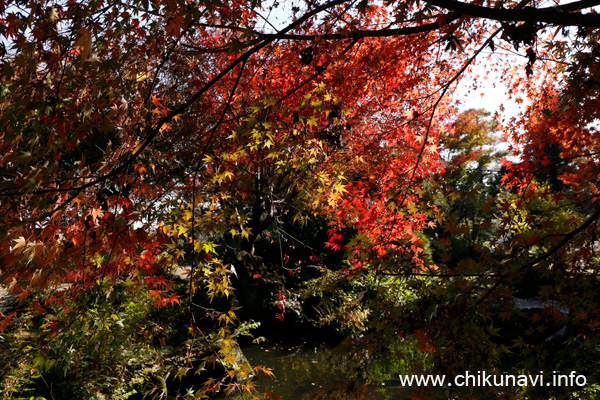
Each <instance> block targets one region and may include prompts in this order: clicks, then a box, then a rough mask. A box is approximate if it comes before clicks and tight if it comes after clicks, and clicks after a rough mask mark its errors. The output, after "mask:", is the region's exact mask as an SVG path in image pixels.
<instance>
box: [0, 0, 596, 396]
mask: <svg viewBox="0 0 600 400" xmlns="http://www.w3.org/2000/svg"><path fill="white" fill-rule="evenodd" d="M592 6H594V4H591V3H589V2H585V1H579V2H577V1H576V2H573V3H570V4H563V5H556V4H555V3H552V4H550V3H548V4H540V3H532V2H528V1H521V2H518V3H517V2H511V1H500V2H498V1H495V2H491V1H478V2H471V3H463V2H458V1H454V0H426V1H421V2H414V1H389V2H387V1H386V2H372V1H360V2H358V1H347V0H333V1H329V2H325V1H318V2H310V1H306V2H299V3H298V4H294V5H290V4H281V5H279V4H277V3H275V4H267V3H265V4H261V2H257V1H251V2H245V1H230V2H221V1H212V0H207V1H202V2H196V1H180V0H165V1H162V0H141V1H137V0H131V1H129V0H127V1H117V2H111V3H107V2H104V1H80V2H76V1H71V0H67V1H59V2H56V1H45V0H38V1H33V0H32V1H30V2H27V1H16V2H7V1H3V0H0V37H1V40H0V57H1V61H0V94H1V97H0V126H1V129H0V214H1V215H2V217H1V218H0V285H1V287H2V288H5V289H6V291H7V293H9V294H10V295H12V296H14V298H15V301H16V302H15V305H14V307H11V308H10V309H8V308H7V309H6V310H4V311H3V313H2V314H0V335H3V336H0V338H2V339H3V343H4V345H3V347H2V348H1V349H0V351H1V352H0V357H4V358H0V359H3V362H2V364H0V365H1V366H0V381H2V382H3V386H4V387H5V388H6V389H2V390H4V391H2V392H1V393H2V395H3V396H4V397H5V398H20V396H24V395H25V394H27V393H32V394H34V395H37V393H45V392H43V391H42V392H35V390H38V389H39V387H42V386H43V383H41V382H43V381H44V377H52V376H53V375H52V374H63V376H67V375H69V374H70V375H69V376H71V377H73V379H81V380H85V376H86V375H85V374H86V373H87V372H89V371H91V370H94V374H96V375H106V376H110V374H112V373H114V374H115V376H116V377H117V378H118V379H119V380H121V381H125V380H127V382H133V383H131V385H133V386H131V387H129V389H127V387H126V386H127V385H124V386H123V385H122V386H123V387H121V386H119V389H118V390H121V392H118V390H117V389H115V387H114V386H111V385H110V384H108V383H107V382H104V381H102V380H101V379H98V380H97V381H96V380H94V381H93V382H90V383H89V385H88V386H85V385H82V386H81V387H80V388H79V389H77V390H79V391H78V392H76V393H77V395H78V396H82V398H85V397H86V396H88V395H89V394H90V393H103V395H106V396H109V397H110V396H113V398H117V397H118V396H121V397H122V398H127V396H129V394H131V393H132V392H127V390H130V389H131V388H133V387H134V386H135V385H138V386H135V387H136V388H137V389H138V390H141V389H140V388H142V387H143V388H144V390H147V391H148V393H151V394H152V395H153V396H156V397H157V398H158V397H160V396H163V395H164V396H166V394H167V392H169V390H170V389H168V388H167V386H166V385H167V384H166V383H165V382H166V381H165V379H166V377H168V376H171V377H172V376H178V377H179V378H182V377H185V376H188V377H189V374H191V373H194V372H198V373H200V371H201V369H202V368H204V367H208V366H209V365H213V366H214V365H220V368H221V369H218V371H219V373H218V374H217V375H218V376H216V377H215V376H212V377H207V378H206V379H205V380H204V383H203V384H202V385H197V386H196V387H195V389H194V390H196V394H195V395H197V396H200V395H202V396H204V395H212V394H213V393H217V392H228V393H239V392H251V391H252V390H253V388H254V386H253V383H252V382H251V380H248V379H246V378H247V377H248V376H250V375H251V374H254V373H257V372H261V371H262V372H263V373H265V372H266V373H267V374H270V370H269V369H268V368H266V367H257V368H255V369H254V371H249V370H247V369H244V368H242V367H241V366H240V365H239V363H238V359H237V358H236V355H235V341H236V337H238V335H239V332H240V331H241V330H240V329H238V328H239V327H240V326H243V322H244V321H239V320H238V318H237V315H238V314H237V312H238V310H240V308H241V309H242V310H243V309H244V307H245V306H246V307H248V306H249V305H248V304H244V301H245V300H244V299H246V297H244V296H243V295H242V292H243V290H242V289H241V286H242V285H243V284H244V282H245V281H244V279H247V280H254V281H261V280H264V281H268V280H269V279H273V280H278V279H279V280H280V281H282V282H283V281H284V278H283V277H288V276H292V277H293V276H294V274H298V275H300V271H301V270H302V268H303V266H304V267H306V266H307V265H308V264H319V265H318V267H320V268H322V269H323V270H324V271H327V273H325V274H324V275H323V276H322V277H321V279H319V280H317V281H311V282H310V284H307V286H306V287H310V288H311V290H313V293H317V294H318V296H320V297H319V298H320V300H319V301H320V303H319V306H318V310H319V313H320V314H319V316H320V318H321V319H322V322H323V323H328V324H333V325H334V326H336V327H337V329H338V330H339V332H341V333H342V334H343V335H345V336H346V340H345V341H344V344H346V345H347V348H346V349H347V351H348V352H350V351H352V352H354V354H356V357H355V358H353V360H354V362H356V363H357V364H361V363H362V364H369V363H370V362H371V361H373V360H376V359H377V357H380V356H381V357H382V355H385V356H386V357H387V356H389V355H390V354H392V355H393V356H394V357H397V358H406V359H408V358H410V357H412V356H410V357H409V356H408V355H407V353H406V352H407V351H408V350H407V348H408V347H410V346H412V348H417V349H418V350H419V352H420V353H422V355H421V358H420V359H419V360H420V361H415V362H414V363H413V364H411V365H412V366H411V368H413V371H414V372H420V371H421V372H422V371H436V372H440V373H448V374H453V373H459V372H461V371H465V370H478V369H487V370H489V371H495V372H496V373H502V372H510V371H515V370H519V371H521V370H532V371H535V372H534V373H537V372H538V371H539V370H540V369H542V370H549V371H550V370H552V369H553V368H554V369H561V370H562V369H569V370H578V371H580V372H581V373H584V374H586V376H587V378H588V383H589V384H588V386H587V387H585V388H571V389H572V390H571V389H568V390H567V389H564V388H560V390H567V392H568V391H569V390H570V392H575V391H580V392H581V391H583V392H585V391H586V390H587V391H590V390H594V388H596V387H597V386H595V385H597V382H598V378H599V377H600V374H599V372H598V370H597V368H596V367H595V365H596V362H597V356H598V354H597V344H598V326H599V324H600V319H599V317H600V315H599V313H598V310H599V309H600V304H599V298H598V287H599V286H598V285H599V283H600V282H599V280H598V279H599V276H598V267H599V265H598V257H597V251H598V242H597V234H598V229H599V228H598V226H597V223H598V219H599V217H600V208H599V206H598V204H597V203H598V199H599V198H600V197H599V193H598V192H599V187H598V173H599V171H600V158H599V157H598V155H599V154H600V139H599V132H598V113H599V112H600V107H599V104H598V90H599V85H600V83H599V82H600V77H599V75H600V49H599V44H598V39H599V37H598V36H599V31H598V27H600V17H599V16H598V15H597V14H596V13H595V11H594V10H593V9H592V8H591V7H592ZM278 16H279V18H280V19H281V18H283V19H284V20H285V21H286V22H285V23H283V24H281V23H279V24H277V22H276V21H277V18H276V17H278ZM508 53H511V54H515V56H514V57H507V54H508ZM476 63H483V65H485V67H484V68H485V69H486V71H487V72H491V71H496V75H497V76H499V77H500V78H498V79H501V80H502V81H503V84H504V85H505V86H506V88H507V99H509V100H511V101H513V102H514V103H515V104H516V105H517V106H516V107H517V108H518V111H517V112H515V113H514V114H513V115H511V116H510V118H508V117H507V118H506V120H505V122H503V123H502V124H499V123H498V120H499V119H502V118H504V117H503V110H488V111H490V112H492V113H495V114H490V113H489V112H485V111H483V110H469V111H467V112H463V113H460V112H459V110H460V109H461V106H460V103H459V102H458V101H457V100H456V99H455V98H454V97H453V96H452V94H453V92H454V90H455V89H456V87H457V84H458V83H459V82H460V81H461V80H463V79H469V77H470V76H471V75H470V74H472V68H473V67H474V65H475V64H476ZM500 141H505V143H508V145H507V146H508V149H507V150H500V147H498V143H499V142H500ZM290 227H294V228H293V230H294V232H291V231H290V229H292V228H290ZM311 229H313V230H315V231H317V230H318V231H319V232H321V233H323V235H324V236H319V234H320V233H315V235H314V237H320V238H321V239H320V242H319V243H311V244H310V245H309V244H307V243H306V240H304V239H302V238H300V236H299V235H300V233H299V232H307V231H310V230H311ZM290 232H291V233H290ZM315 242H316V241H315ZM290 243H295V244H294V245H295V246H297V248H296V247H293V246H292V245H291V244H290ZM267 244H268V246H271V247H266V246H267ZM302 246H304V247H302ZM261 249H262V250H261ZM265 249H267V250H265ZM268 249H271V250H272V251H271V254H274V257H275V259H276V262H275V264H276V268H271V269H270V271H269V272H268V276H267V275H265V274H267V272H260V273H259V272H257V271H251V270H250V268H249V267H248V266H246V265H245V264H244V263H243V262H242V263H241V265H240V263H238V264H237V265H236V262H234V261H232V260H236V257H238V258H237V260H244V259H249V258H248V257H250V256H248V255H254V254H259V253H260V252H261V251H263V253H260V254H266V253H268V252H269V250H268ZM294 249H296V250H294ZM298 249H302V250H298ZM244 257H246V258H244ZM271 267H272V266H271ZM186 268H187V269H186ZM174 275H175V277H174ZM182 275H184V276H185V279H184V282H185V283H184V284H182V283H181V282H179V281H178V280H177V278H176V276H180V277H181V276H182ZM263 275H264V276H263ZM285 279H287V278H285ZM290 279H291V278H290ZM298 279H304V278H298ZM307 280H308V279H307ZM178 282H179V283H178ZM236 285H238V286H237V287H236ZM298 287H299V286H298ZM306 287H303V289H306ZM287 289H288V290H292V289H290V288H289V287H288V288H287ZM296 289H297V287H296ZM236 290H237V293H240V294H239V295H236ZM285 290H286V289H285V287H283V286H281V287H278V288H277V291H275V292H274V293H277V294H278V296H280V297H275V294H273V299H272V300H273V303H274V304H276V305H279V308H277V307H274V310H273V315H274V316H275V315H277V317H278V318H279V319H284V317H285V315H284V314H285V310H286V309H288V308H289V307H291V306H290V305H289V304H288V303H287V302H288V301H289V298H291V297H290V296H289V295H290V293H287V294H286V293H285ZM165 309H177V310H178V311H177V312H173V313H171V314H172V315H168V314H170V312H167V313H166V314H161V312H164V310H165ZM161 310H162V311H161ZM242 312H243V311H242ZM176 313H180V314H181V315H185V316H183V317H182V318H184V319H187V320H189V326H188V327H186V329H185V332H184V333H183V334H184V336H185V335H187V336H186V339H185V340H181V341H180V343H179V344H180V345H181V348H184V347H185V348H186V350H185V351H182V352H180V353H178V354H179V357H180V358H178V359H176V356H173V358H168V357H163V356H158V355H157V354H163V353H161V351H163V350H162V349H163V348H164V347H165V346H167V344H168V343H167V341H166V339H168V338H169V337H170V336H169V335H170V334H171V333H172V335H173V337H175V333H173V332H171V333H169V332H168V330H165V329H166V328H164V327H163V325H165V324H166V323H163V322H162V321H167V320H170V319H169V318H175V316H174V315H175V314H176ZM165 315H168V316H167V317H165ZM240 324H241V325H240ZM28 331H35V332H38V333H39V336H37V337H35V338H34V339H33V340H31V341H28V340H29V339H31V337H32V336H31V335H30V334H28V333H27V332H28ZM5 337H6V338H5ZM8 341H10V345H6V344H7V343H8ZM96 341H97V343H100V344H101V345H96V344H95V343H96ZM5 345H6V346H5ZM65 346H70V348H71V349H74V350H72V351H71V352H70V353H69V352H67V351H64V350H63V349H64V348H65ZM120 346H121V347H120ZM100 347H101V348H102V349H103V350H100ZM123 348H128V349H129V350H127V351H128V352H130V353H131V354H130V358H131V359H136V360H138V366H140V367H139V368H138V369H136V368H133V367H131V366H127V365H126V363H125V362H124V361H123V359H121V358H120V356H119V354H120V353H119V352H120V351H122V349H123ZM17 349H18V350H17ZM119 349H121V350H119ZM11 351H18V352H20V354H21V359H19V360H17V359H14V354H15V353H11ZM175 353H176V352H175ZM11 354H12V355H11ZM128 354H129V353H128ZM411 354H412V353H411ZM94 357H97V359H98V360H100V361H98V362H94V360H95V358H94ZM157 357H158V358H160V360H159V361H157ZM161 357H162V358H161ZM417 358H418V357H417ZM5 360H6V362H5ZM423 360H425V361H423ZM115 365H117V366H118V367H114V366H115ZM360 370H361V369H360V368H358V367H357V369H356V371H360ZM86 371H87V372H86ZM90 374H91V372H90ZM358 375H360V374H359V373H358V372H357V376H358ZM358 378H360V376H358ZM203 379H204V378H203ZM136 382H137V383H136ZM149 382H153V383H149ZM28 385H29V386H28ZM36 385H37V386H36ZM128 385H129V384H128ZM0 386H2V385H0ZM32 387H33V388H35V387H38V389H32ZM150 388H152V389H150ZM488 389H490V390H491V388H488ZM512 389H514V390H512ZM512 389H511V390H512V391H511V390H507V391H506V392H504V393H503V395H505V396H507V398H521V397H519V396H531V398H535V396H549V395H554V394H556V393H558V392H553V391H552V390H555V391H559V392H560V390H559V388H552V389H551V390H549V391H544V390H543V389H540V391H539V392H536V389H531V388H527V389H522V388H512ZM31 390H33V391H32V392H29V391H31ZM39 390H42V389H39ZM65 390H67V389H65ZM444 390H446V389H444ZM127 393H129V394H127ZM560 393H563V394H564V393H565V392H560ZM170 394H171V393H170ZM429 394H431V393H429ZM459 394H460V395H461V396H466V397H469V398H482V397H477V396H480V394H476V393H475V392H473V393H470V392H469V390H468V389H465V391H463V392H461V393H459ZM188 395H189V396H194V394H193V393H192V394H189V393H188ZM433 395H435V396H446V398H448V396H450V397H452V396H455V395H456V393H454V392H451V393H446V392H444V391H442V392H435V390H434V392H433ZM489 396H494V393H493V391H491V392H490V394H489ZM510 396H513V397H510ZM190 398H192V397H190ZM490 398H492V397H490Z"/></svg>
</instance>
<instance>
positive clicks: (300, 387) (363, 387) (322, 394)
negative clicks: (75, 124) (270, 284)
mask: <svg viewBox="0 0 600 400" xmlns="http://www.w3.org/2000/svg"><path fill="white" fill-rule="evenodd" d="M242 350H243V352H244V354H245V356H246V358H247V359H248V361H249V362H250V365H252V366H256V365H263V366H266V367H269V368H271V369H272V370H273V373H274V374H275V378H271V377H268V376H266V375H265V374H260V376H259V377H258V378H256V379H255V382H256V384H257V386H258V390H259V393H264V392H265V390H269V392H270V393H272V394H273V395H274V396H273V398H275V399H277V398H282V399H284V400H304V399H310V400H325V399H369V400H371V399H372V400H388V399H390V400H391V399H394V400H401V399H406V398H408V393H409V390H410V389H408V388H404V387H401V386H400V384H399V381H398V380H397V378H396V380H395V381H394V379H393V378H392V379H390V380H389V381H386V382H384V383H379V384H366V383H365V382H364V381H360V380H359V381H357V380H355V379H352V374H351V373H347V374H346V373H344V371H343V369H344V368H343V366H342V367H340V366H339V365H338V366H337V367H336V366H334V365H335V364H334V361H333V359H332V352H331V350H330V349H328V348H326V347H317V346H310V345H307V344H306V343H302V344H300V345H292V346H290V345H289V344H273V343H271V344H266V343H262V344H259V345H249V346H244V347H242ZM275 396H279V397H275Z"/></svg>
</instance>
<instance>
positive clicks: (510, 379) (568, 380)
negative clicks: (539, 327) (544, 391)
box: [399, 371, 587, 387]
mask: <svg viewBox="0 0 600 400" xmlns="http://www.w3.org/2000/svg"><path fill="white" fill-rule="evenodd" d="M399 378H400V383H401V384H402V386H492V387H506V386H513V387H514V386H520V387H523V386H549V387H558V386H562V387H566V386H569V387H573V386H577V387H583V386H585V385H586V384H587V379H586V377H585V376H584V375H580V374H578V373H577V372H576V371H571V372H570V373H568V374H566V373H560V372H558V371H553V372H552V373H544V372H542V371H540V373H539V374H534V375H525V374H523V375H508V374H490V373H488V372H486V371H477V372H469V371H466V372H465V373H463V374H458V375H455V376H454V377H451V376H446V375H399Z"/></svg>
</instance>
